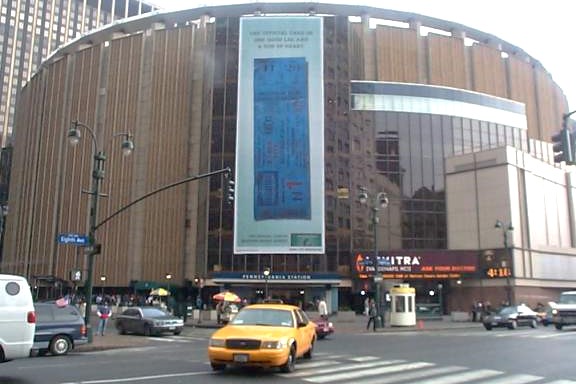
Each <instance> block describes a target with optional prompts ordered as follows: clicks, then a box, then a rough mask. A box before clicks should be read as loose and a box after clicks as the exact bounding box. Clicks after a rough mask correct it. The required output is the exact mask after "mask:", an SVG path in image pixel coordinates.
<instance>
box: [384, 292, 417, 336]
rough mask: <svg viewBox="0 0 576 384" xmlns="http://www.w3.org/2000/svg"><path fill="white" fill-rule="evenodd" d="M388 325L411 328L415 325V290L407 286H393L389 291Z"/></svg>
mask: <svg viewBox="0 0 576 384" xmlns="http://www.w3.org/2000/svg"><path fill="white" fill-rule="evenodd" d="M390 301H391V307H390V325H391V326H393V327H411V326H414V325H416V305H415V301H416V289H414V288H412V287H410V286H409V285H408V284H400V285H395V286H394V287H393V288H392V289H391V290H390Z"/></svg>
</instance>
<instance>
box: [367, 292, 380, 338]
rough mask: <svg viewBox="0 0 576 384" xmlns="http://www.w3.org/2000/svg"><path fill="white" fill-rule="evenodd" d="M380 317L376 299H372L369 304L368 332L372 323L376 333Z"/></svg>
mask: <svg viewBox="0 0 576 384" xmlns="http://www.w3.org/2000/svg"><path fill="white" fill-rule="evenodd" d="M377 317H378V311H377V310H376V302H375V301H374V299H370V301H369V302H368V323H367V324H366V330H368V329H370V323H372V329H373V330H374V332H376V318H377Z"/></svg>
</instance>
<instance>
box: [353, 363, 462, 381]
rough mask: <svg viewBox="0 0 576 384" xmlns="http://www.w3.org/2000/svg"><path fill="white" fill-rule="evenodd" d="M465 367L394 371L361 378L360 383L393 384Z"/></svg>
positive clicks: (457, 370) (453, 371)
mask: <svg viewBox="0 0 576 384" xmlns="http://www.w3.org/2000/svg"><path fill="white" fill-rule="evenodd" d="M465 369H466V368H464V367H457V366H449V367H438V368H430V369H419V370H417V371H410V372H404V373H396V374H392V375H389V376H386V377H376V378H372V379H367V380H362V384H393V383H398V382H400V381H406V380H416V379H421V378H423V377H425V378H428V377H431V376H436V375H443V374H447V373H455V372H459V371H464V370H465Z"/></svg>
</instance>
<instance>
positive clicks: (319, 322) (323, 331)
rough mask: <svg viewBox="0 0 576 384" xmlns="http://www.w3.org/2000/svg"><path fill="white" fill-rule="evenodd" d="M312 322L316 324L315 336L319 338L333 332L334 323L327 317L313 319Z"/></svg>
mask: <svg viewBox="0 0 576 384" xmlns="http://www.w3.org/2000/svg"><path fill="white" fill-rule="evenodd" d="M314 324H316V336H317V337H318V339H319V340H320V339H323V338H325V337H326V336H328V335H331V334H333V333H334V324H333V323H332V322H331V321H329V320H328V319H323V318H318V319H315V320H314Z"/></svg>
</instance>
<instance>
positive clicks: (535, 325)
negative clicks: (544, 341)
mask: <svg viewBox="0 0 576 384" xmlns="http://www.w3.org/2000/svg"><path fill="white" fill-rule="evenodd" d="M530 327H532V328H537V327H538V322H537V321H536V320H532V322H530Z"/></svg>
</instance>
